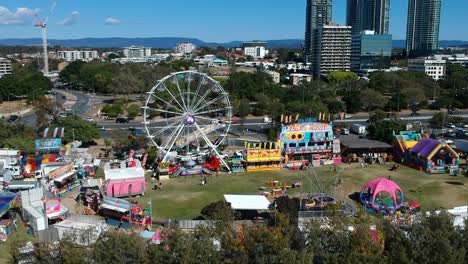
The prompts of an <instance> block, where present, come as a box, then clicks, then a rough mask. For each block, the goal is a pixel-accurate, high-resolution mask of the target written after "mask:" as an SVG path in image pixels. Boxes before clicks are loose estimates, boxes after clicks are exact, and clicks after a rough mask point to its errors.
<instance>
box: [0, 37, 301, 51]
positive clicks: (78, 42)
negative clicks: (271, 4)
mask: <svg viewBox="0 0 468 264" xmlns="http://www.w3.org/2000/svg"><path fill="white" fill-rule="evenodd" d="M48 42H49V44H50V45H61V46H65V47H94V48H123V47H128V46H131V45H137V46H145V47H151V48H160V49H170V48H173V47H175V45H176V44H177V43H179V42H192V43H194V44H195V45H197V46H199V47H217V46H223V47H226V48H232V47H240V46H241V45H242V41H231V42H227V43H216V42H204V41H202V40H199V39H196V38H172V37H167V38H165V37H161V38H82V39H63V40H60V39H49V40H48ZM41 43H42V40H41V39H39V38H29V39H0V45H2V46H32V45H41ZM267 43H268V46H269V47H271V48H300V47H301V45H302V43H303V40H302V39H282V40H267Z"/></svg>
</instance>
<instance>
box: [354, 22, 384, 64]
mask: <svg viewBox="0 0 468 264" xmlns="http://www.w3.org/2000/svg"><path fill="white" fill-rule="evenodd" d="M391 55H392V35H376V34H375V32H374V31H367V30H365V31H362V32H361V34H359V35H354V36H353V37H352V44H351V69H352V70H353V71H359V70H362V69H388V68H390V56H391Z"/></svg>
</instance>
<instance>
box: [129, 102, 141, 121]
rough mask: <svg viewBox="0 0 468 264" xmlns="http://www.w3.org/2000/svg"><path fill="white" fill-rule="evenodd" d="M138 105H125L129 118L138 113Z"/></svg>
mask: <svg viewBox="0 0 468 264" xmlns="http://www.w3.org/2000/svg"><path fill="white" fill-rule="evenodd" d="M140 112H141V110H140V106H138V105H136V104H131V105H130V106H128V107H127V113H128V116H129V117H130V118H135V117H137V116H138V115H139V114H140Z"/></svg>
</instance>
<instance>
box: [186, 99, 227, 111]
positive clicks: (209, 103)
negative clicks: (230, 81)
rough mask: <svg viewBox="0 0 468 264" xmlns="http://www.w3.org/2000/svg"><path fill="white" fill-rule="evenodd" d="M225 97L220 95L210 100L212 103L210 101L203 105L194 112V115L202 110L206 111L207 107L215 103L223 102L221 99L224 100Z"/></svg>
mask: <svg viewBox="0 0 468 264" xmlns="http://www.w3.org/2000/svg"><path fill="white" fill-rule="evenodd" d="M225 96H226V94H221V95H219V96H218V97H216V98H215V99H213V100H210V101H208V102H207V103H205V104H204V105H202V106H200V107H198V108H197V109H195V110H193V112H194V113H197V111H199V110H201V109H204V108H205V107H208V106H210V105H212V104H214V103H215V102H217V101H218V100H221V99H222V98H223V97H225Z"/></svg>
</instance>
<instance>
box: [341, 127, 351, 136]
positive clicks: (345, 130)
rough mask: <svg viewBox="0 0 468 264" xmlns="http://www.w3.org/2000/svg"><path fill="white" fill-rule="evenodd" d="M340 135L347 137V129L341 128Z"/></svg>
mask: <svg viewBox="0 0 468 264" xmlns="http://www.w3.org/2000/svg"><path fill="white" fill-rule="evenodd" d="M341 134H343V135H349V129H347V128H342V129H341Z"/></svg>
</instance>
